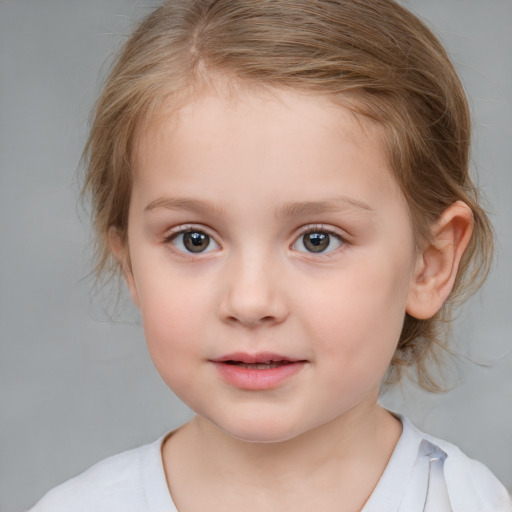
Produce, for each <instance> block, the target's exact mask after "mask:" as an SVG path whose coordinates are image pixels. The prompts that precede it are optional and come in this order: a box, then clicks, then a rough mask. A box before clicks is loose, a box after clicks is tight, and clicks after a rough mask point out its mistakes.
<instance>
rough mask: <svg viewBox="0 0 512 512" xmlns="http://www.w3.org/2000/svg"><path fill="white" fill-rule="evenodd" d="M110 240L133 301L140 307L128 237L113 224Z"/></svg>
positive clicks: (109, 232)
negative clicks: (122, 234)
mask: <svg viewBox="0 0 512 512" xmlns="http://www.w3.org/2000/svg"><path fill="white" fill-rule="evenodd" d="M108 240H109V244H110V248H111V250H112V254H113V255H114V257H115V258H116V260H117V261H118V263H119V265H120V267H121V270H122V272H123V277H124V279H125V281H126V284H127V286H128V290H129V291H130V295H131V298H132V301H133V303H134V304H135V305H136V306H137V307H140V306H139V296H138V293H137V287H136V286H135V280H134V278H133V273H132V269H131V263H130V253H129V251H128V244H127V242H126V238H125V237H123V236H121V234H120V233H119V230H118V229H117V228H115V227H114V226H111V227H110V228H109V230H108Z"/></svg>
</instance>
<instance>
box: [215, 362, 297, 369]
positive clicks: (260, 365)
mask: <svg viewBox="0 0 512 512" xmlns="http://www.w3.org/2000/svg"><path fill="white" fill-rule="evenodd" d="M223 363H224V364H230V365H232V366H238V367H240V368H248V369H254V370H270V369H271V368H280V367H281V366H286V365H288V364H293V362H292V361H261V362H258V363H244V362H242V361H232V360H229V361H223Z"/></svg>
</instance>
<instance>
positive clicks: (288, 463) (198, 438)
mask: <svg viewBox="0 0 512 512" xmlns="http://www.w3.org/2000/svg"><path fill="white" fill-rule="evenodd" d="M400 433H401V425H400V423H399V421H398V420H397V419H396V418H394V417H393V416H392V415H391V414H390V413H388V412H387V411H385V410H384V409H382V408H381V407H380V406H378V405H377V403H376V399H375V401H374V402H373V404H369V405H368V404H363V406H361V407H357V408H354V409H353V410H351V411H348V412H347V413H345V414H344V415H343V416H342V417H339V418H336V419H335V420H333V421H331V422H329V423H327V424H325V425H322V426H320V427H318V428H316V429H313V430H311V431H308V432H306V433H304V434H302V435H300V436H298V437H295V438H293V439H290V440H287V441H283V442H278V443H251V442H246V441H241V440H238V439H234V438H233V437H231V436H229V435H228V434H226V433H225V432H223V431H222V430H220V429H219V428H218V427H217V426H215V425H214V424H212V423H211V422H210V421H209V420H207V419H205V418H202V417H196V418H195V419H194V420H192V421H191V422H190V423H189V424H187V425H186V426H185V427H183V428H182V429H181V430H180V431H178V432H177V433H176V434H175V435H174V436H171V437H170V438H169V442H168V443H166V445H165V446H164V451H163V455H164V464H165V462H166V460H167V462H168V464H166V469H169V468H170V471H168V481H169V485H170V488H171V489H172V490H173V497H175V492H174V490H176V491H178V490H179V487H180V486H181V485H184V479H183V480H181V479H180V478H183V475H185V474H189V475H190V477H192V475H194V477H193V478H196V480H197V479H199V480H201V481H202V484H201V485H203V486H206V487H207V488H210V489H211V492H214V491H213V489H215V488H218V489H221V488H224V489H226V486H227V482H229V487H230V488H231V489H235V488H236V489H237V491H238V492H239V494H240V496H241V497H243V499H246V497H247V496H252V497H254V496H255V495H259V496H261V495H262V490H265V494H266V495H267V496H274V497H275V496H279V497H282V498H283V499H284V497H285V496H289V495H290V494H293V496H297V495H300V492H299V493H298V492H297V490H298V489H299V490H300V489H302V488H304V486H305V485H304V484H305V483H306V482H307V486H308V487H310V488H312V489H315V488H316V489H322V493H324V494H325V495H328V491H327V488H328V487H331V488H332V489H336V492H337V493H341V494H343V489H345V490H346V493H347V494H350V495H351V496H354V507H360V506H362V505H363V504H364V502H365V501H366V499H367V498H368V497H369V495H370V494H371V491H372V490H373V488H374V487H375V485H376V483H377V482H378V480H379V478H380V476H381V474H382V472H383V471H384V469H385V466H386V464H387V462H388V460H389V458H390V456H391V453H392V451H393V449H394V446H395V445H396V442H397V441H398V438H399V436H400ZM177 467H179V468H180V475H178V474H177V473H174V471H173V468H177ZM173 475H174V476H173ZM358 475H359V476H358ZM180 482H181V483H180ZM332 489H331V490H332ZM355 489H359V495H358V492H354V490H355ZM288 499H289V498H288ZM259 503H260V505H262V504H263V503H262V502H259ZM288 503H289V501H288ZM265 506H267V509H268V510H271V507H268V504H265ZM184 509H186V507H184ZM245 509H246V510H249V509H247V505H245ZM346 509H347V510H349V508H348V507H347V508H346ZM354 509H355V510H357V508H354ZM226 510H227V509H226Z"/></svg>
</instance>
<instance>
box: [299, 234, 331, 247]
mask: <svg viewBox="0 0 512 512" xmlns="http://www.w3.org/2000/svg"><path fill="white" fill-rule="evenodd" d="M304 246H305V247H306V249H307V250H308V251H311V252H322V251H324V250H325V249H327V247H328V246H329V234H328V233H321V232H317V233H308V234H306V235H304Z"/></svg>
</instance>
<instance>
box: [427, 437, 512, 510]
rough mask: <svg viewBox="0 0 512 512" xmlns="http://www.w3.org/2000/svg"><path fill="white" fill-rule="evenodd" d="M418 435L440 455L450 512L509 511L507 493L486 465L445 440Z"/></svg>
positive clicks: (510, 507)
mask: <svg viewBox="0 0 512 512" xmlns="http://www.w3.org/2000/svg"><path fill="white" fill-rule="evenodd" d="M418 432H419V434H420V435H421V437H422V438H423V439H424V440H426V441H427V442H428V443H430V444H431V445H433V446H434V447H436V448H438V449H439V450H441V452H442V453H443V454H444V456H443V458H444V463H443V469H442V470H443V475H444V480H445V483H446V489H447V492H448V496H449V499H450V503H451V506H452V508H453V510H454V512H459V511H460V512H482V511H486V512H512V500H511V497H510V495H509V493H508V492H507V490H506V489H505V487H504V486H503V484H502V483H501V482H500V481H499V480H498V479H497V478H496V477H495V476H494V474H493V473H492V472H491V471H490V470H489V468H487V466H485V465H484V464H482V463H481V462H478V461H476V460H474V459H471V458H470V457H468V456H467V455H466V454H465V453H463V452H462V451H461V450H460V449H459V448H458V447H457V446H455V445H454V444H452V443H450V442H448V441H444V440H442V439H438V438H437V437H434V436H430V435H428V434H424V433H423V432H420V431H418Z"/></svg>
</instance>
